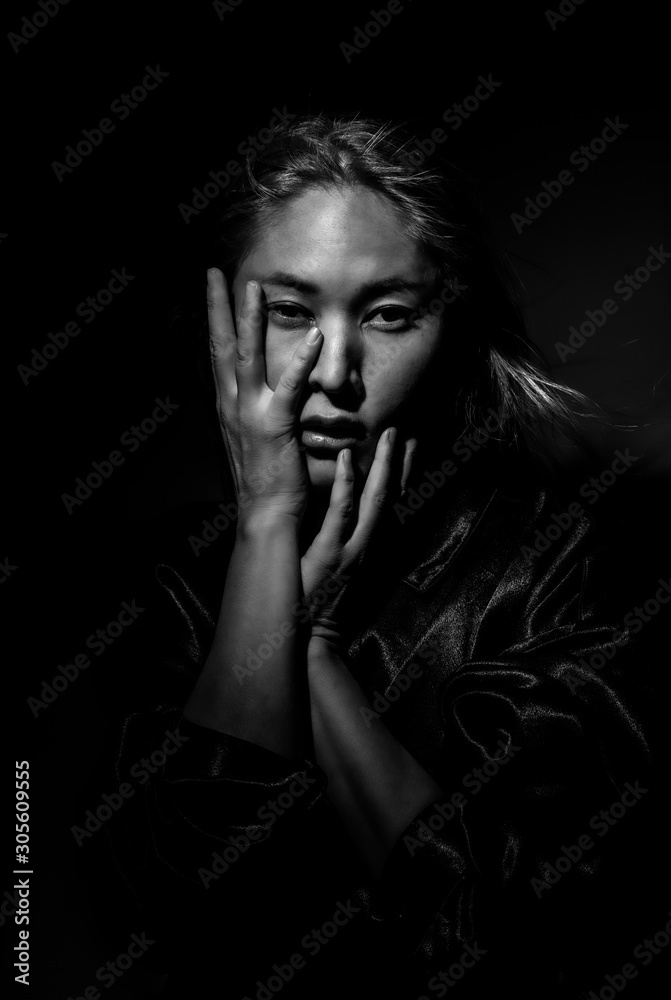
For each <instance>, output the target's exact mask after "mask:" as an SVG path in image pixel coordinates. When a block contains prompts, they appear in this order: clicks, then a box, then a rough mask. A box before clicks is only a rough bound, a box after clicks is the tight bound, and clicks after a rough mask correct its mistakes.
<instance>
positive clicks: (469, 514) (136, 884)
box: [86, 460, 671, 1000]
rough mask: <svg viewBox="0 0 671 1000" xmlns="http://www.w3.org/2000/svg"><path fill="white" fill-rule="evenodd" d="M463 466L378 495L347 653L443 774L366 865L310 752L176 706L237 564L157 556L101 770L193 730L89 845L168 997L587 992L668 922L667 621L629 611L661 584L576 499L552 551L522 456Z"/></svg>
mask: <svg viewBox="0 0 671 1000" xmlns="http://www.w3.org/2000/svg"><path fill="white" fill-rule="evenodd" d="M473 464H474V469H473V471H472V472H471V470H470V469H468V470H464V469H461V470H460V475H459V477H455V480H453V481H450V480H448V482H447V484H446V485H445V486H444V487H442V488H438V489H436V490H435V493H434V495H433V496H431V497H430V499H427V500H426V502H425V503H423V504H422V505H420V504H417V505H416V506H417V509H416V510H414V511H413V512H411V513H404V512H403V511H402V510H401V511H400V512H399V510H396V511H390V512H389V516H388V518H387V521H386V522H385V524H384V526H383V528H382V529H381V530H380V532H379V533H378V535H377V537H376V539H375V541H374V544H373V547H372V549H371V551H370V552H369V554H368V557H367V559H366V561H365V563H364V565H363V567H362V569H361V572H360V574H359V575H358V576H357V577H356V578H355V579H354V580H353V581H352V583H351V585H350V586H349V588H348V590H347V592H346V594H345V598H344V609H343V616H344V620H345V621H346V622H347V624H348V634H347V643H348V659H347V662H348V666H349V668H350V670H351V671H352V673H353V675H354V677H355V678H356V679H357V681H358V682H359V684H360V685H361V687H362V689H363V690H364V692H365V693H366V695H367V697H368V698H369V700H370V702H371V705H372V708H373V710H374V711H375V712H376V713H377V714H378V715H379V716H380V718H382V719H383V720H384V723H385V725H387V726H388V727H389V729H390V731H391V732H392V733H393V734H394V736H395V737H396V738H397V739H398V740H399V741H400V742H401V743H402V744H403V745H404V746H405V747H406V748H407V749H408V750H409V751H410V753H412V754H413V755H414V756H415V758H416V759H417V760H418V761H419V762H420V764H421V765H422V766H423V767H424V768H425V769H426V770H427V771H428V772H429V773H430V774H431V775H432V776H433V777H434V778H435V780H436V781H437V783H438V784H439V786H440V787H441V788H442V789H443V791H444V793H445V795H444V798H443V800H442V801H440V802H437V803H435V804H433V805H430V806H428V807H427V808H426V809H424V810H423V811H422V813H421V814H420V815H419V816H417V817H416V818H415V819H414V820H413V822H412V823H411V824H410V826H409V827H408V829H407V830H406V831H405V832H404V834H403V835H402V836H401V837H400V838H399V841H398V843H397V844H396V846H395V848H394V850H393V852H392V854H391V856H390V857H389V859H388V861H387V864H386V866H385V870H384V872H383V874H382V877H381V879H380V880H379V882H377V883H374V882H373V881H372V880H371V879H370V878H369V877H368V876H367V875H366V873H365V871H364V870H363V869H362V867H361V865H360V863H359V861H358V860H357V856H356V852H355V851H354V849H353V847H352V845H350V844H349V843H348V840H347V837H346V834H345V832H344V830H343V829H342V827H341V825H340V822H339V820H338V817H337V815H336V814H335V812H334V810H333V808H332V807H331V805H330V803H329V800H328V793H327V781H326V776H325V775H324V774H323V773H322V771H321V770H320V769H319V768H318V767H317V766H316V765H315V764H314V763H313V762H312V761H311V760H309V759H306V760H296V761H287V760H285V759H284V758H281V757H279V756H277V755H275V754H274V753H272V752H271V751H269V750H266V749H264V748H261V747H258V746H254V745H251V744H248V743H246V742H245V741H242V740H239V739H236V738H234V737H229V736H225V735H223V734H220V733H215V732H213V731H210V730H207V729H204V728H202V727H200V726H196V725H195V724H193V723H189V722H188V721H186V720H184V719H183V718H182V717H181V705H182V704H183V702H184V699H185V696H186V694H187V693H188V689H189V687H190V685H191V684H192V683H193V681H194V680H195V678H196V677H197V675H198V671H199V669H200V667H201V666H202V663H203V662H204V658H205V656H206V655H207V651H208V648H209V642H210V641H211V636H212V630H213V628H214V624H215V620H216V615H217V612H218V603H219V598H220V595H221V592H222V590H223V583H224V576H225V572H224V567H225V564H223V566H222V561H221V560H220V559H216V558H214V557H213V558H211V559H210V560H209V562H206V561H205V560H203V561H202V562H197V561H196V560H193V562H192V566H193V571H192V572H190V573H189V572H185V570H184V567H183V566H181V567H180V566H176V565H167V564H165V563H164V564H162V565H160V566H159V567H158V568H157V571H156V580H157V585H158V587H159V588H160V590H161V592H162V594H163V597H164V598H165V601H166V605H165V607H166V611H165V612H162V613H161V614H162V617H161V626H162V627H161V633H162V634H161V642H162V645H163V647H164V648H165V649H166V650H167V652H166V654H165V655H163V656H158V655H157V659H156V662H155V663H154V664H153V665H152V666H150V665H149V663H148V662H143V661H142V660H141V659H140V660H139V661H138V662H137V663H136V664H134V666H133V670H134V672H135V673H136V675H137V676H142V675H143V674H144V675H145V676H147V677H151V685H150V686H151V696H150V697H148V698H147V703H146V705H144V707H143V710H142V711H137V712H135V713H133V714H131V715H129V716H128V717H127V718H126V719H125V720H124V723H123V726H122V730H121V734H120V737H119V739H118V740H117V741H116V744H115V752H114V755H113V756H112V755H110V758H109V760H108V761H107V766H108V770H106V771H103V775H104V777H101V778H100V779H99V780H101V781H106V783H107V784H106V787H108V788H109V787H112V785H113V784H114V783H116V784H120V783H121V782H123V781H124V780H128V775H129V773H130V772H131V769H132V766H133V764H134V762H136V761H138V760H140V759H141V758H143V757H146V756H147V754H148V753H151V752H152V750H156V749H157V748H159V747H160V746H161V745H162V743H163V741H164V739H165V734H166V733H170V732H178V733H179V735H180V737H181V740H182V743H181V745H180V748H179V749H178V750H177V752H175V753H174V754H171V755H169V756H167V758H166V761H165V764H164V766H162V767H160V768H159V769H158V771H157V773H156V774H155V775H153V776H152V778H151V780H149V781H147V782H146V783H145V784H143V785H142V787H141V788H140V789H138V792H137V794H135V795H133V796H132V797H131V798H129V799H128V801H127V802H125V803H124V806H123V808H122V809H119V810H118V811H117V812H116V814H115V815H114V816H113V817H112V818H111V819H110V820H109V822H107V823H106V824H105V829H104V831H103V833H102V834H101V835H99V836H97V837H95V838H92V839H91V842H90V844H87V845H86V848H87V853H88V854H89V855H90V862H89V863H90V868H91V870H92V871H96V872H97V874H96V878H95V884H96V891H97V893H98V894H99V895H104V906H103V909H104V910H105V911H106V913H107V916H108V918H109V922H110V924H111V925H112V926H113V928H114V929H115V930H116V931H117V932H119V933H121V930H120V929H121V928H122V927H126V926H130V924H131V923H133V921H135V925H136V926H140V925H141V926H142V927H143V928H146V929H147V930H150V931H151V932H152V933H153V934H155V936H156V940H157V941H158V944H157V946H156V947H155V948H154V950H153V952H152V954H151V961H152V963H153V964H154V965H155V967H156V968H158V969H160V971H168V972H170V978H169V987H168V993H167V994H166V995H169V996H175V997H178V996H179V997H186V996H198V997H201V996H215V995H216V996H221V997H240V998H242V997H245V996H246V997H250V998H253V997H259V998H261V997H264V996H269V995H273V996H274V995H275V993H276V992H281V996H282V997H331V996H332V997H340V996H344V995H347V996H351V997H361V998H363V997H377V996H380V997H398V998H399V1000H410V998H415V997H421V996H425V997H427V996H428V997H435V996H445V995H448V994H449V995H452V994H453V990H454V995H460V996H462V997H480V996H485V995H489V994H490V992H491V991H492V990H494V989H496V990H498V989H500V988H503V989H505V990H508V991H511V992H512V994H513V995H515V996H518V997H525V996H529V997H531V996H534V997H544V998H548V997H569V996H572V997H573V996H576V993H577V991H578V990H588V989H596V990H597V994H598V990H599V989H600V988H601V987H602V986H604V985H606V984H607V980H606V979H605V976H606V974H607V973H612V972H614V971H619V969H620V968H621V967H622V966H623V965H624V963H625V962H626V961H627V960H628V957H629V956H630V955H631V952H632V950H633V948H634V946H635V945H637V944H638V943H639V940H640V939H641V938H642V937H643V936H645V933H646V932H647V933H650V932H651V931H653V932H654V931H655V930H658V929H660V928H661V927H662V926H663V922H664V921H663V920H662V918H663V917H664V915H665V912H666V911H665V910H663V909H660V906H661V905H662V903H660V904H659V906H657V907H655V905H654V904H651V903H650V901H649V894H650V892H651V891H652V889H651V886H652V883H653V882H654V881H655V880H656V883H657V887H658V888H659V887H661V886H664V885H666V886H668V866H667V864H666V860H665V852H664V849H663V845H664V844H665V843H666V841H667V839H668V832H667V828H666V820H662V819H661V817H662V816H663V815H664V800H663V783H662V777H661V775H662V773H663V772H662V769H661V768H660V766H659V765H658V763H657V758H658V757H659V756H660V753H661V750H660V748H661V746H662V745H663V740H662V736H661V723H660V715H659V714H658V712H657V710H656V708H655V706H654V699H655V697H656V694H655V692H656V685H657V684H658V678H657V677H656V672H655V671H656V665H655V662H654V658H653V657H652V656H651V654H650V648H651V641H650V635H651V632H652V628H650V629H649V630H648V632H647V633H646V632H645V630H641V634H640V635H636V634H635V633H636V628H632V627H630V626H628V625H627V624H624V622H625V618H626V615H627V612H628V611H629V610H630V608H631V607H632V604H631V602H632V600H633V599H634V597H635V596H638V598H639V599H642V598H645V597H647V596H650V594H649V593H647V592H643V593H641V592H640V588H644V587H645V585H646V584H645V582H639V580H638V578H636V577H632V576H631V575H630V574H629V573H628V570H627V568H626V566H625V565H623V563H622V559H621V555H620V553H619V552H618V546H617V544H614V543H613V541H612V539H610V538H609V537H608V535H607V534H606V537H605V538H604V537H602V533H600V532H599V531H597V530H595V528H594V526H593V525H592V524H591V523H590V521H589V520H588V518H587V516H586V515H585V514H582V515H581V516H579V517H576V518H572V519H571V521H570V524H569V525H568V527H566V528H565V529H562V530H561V531H559V532H558V533H557V532H554V531H552V532H550V533H549V534H550V536H551V537H552V536H553V535H557V534H558V537H556V538H555V540H553V541H551V542H549V543H548V544H547V547H546V551H538V549H537V548H536V547H535V544H536V542H537V539H538V534H537V532H538V529H541V532H542V533H546V529H547V527H548V526H549V525H554V524H557V523H558V522H557V521H556V519H555V520H553V517H552V515H553V514H556V515H557V516H559V515H561V514H562V512H563V511H564V510H565V503H564V501H563V500H561V499H560V498H558V497H555V496H554V495H553V494H552V493H551V492H550V491H548V490H547V489H545V488H542V487H541V486H539V485H538V484H536V483H534V482H530V481H529V479H528V477H526V476H523V475H522V474H521V473H520V471H519V469H518V468H516V467H515V466H514V465H513V464H511V465H509V466H507V467H506V469H505V470H504V469H499V468H498V466H496V465H494V464H491V465H490V464H488V463H487V462H485V461H484V460H483V461H480V462H479V463H473ZM417 495H418V494H417ZM406 510H408V511H409V510H410V508H406ZM232 530H234V528H233V529H232ZM229 535H230V533H229ZM226 544H227V545H228V548H229V551H230V544H231V539H230V537H229V539H228V541H227V543H226ZM540 547H543V546H539V548H540ZM220 554H221V553H219V555H220ZM637 588H639V590H637ZM630 620H631V619H630ZM654 629H655V630H656V631H655V635H657V634H659V622H657V623H654ZM614 635H617V636H618V641H617V644H616V645H614V644H613V636H614ZM604 650H605V651H606V652H608V654H609V655H608V656H606V655H605V654H604ZM128 655H130V654H128ZM142 655H145V654H144V653H143V654H142ZM594 657H597V660H594V659H593V658H594ZM591 658H592V660H593V663H592V665H591V666H590V659H591ZM602 660H603V665H602V666H601V665H600V666H598V667H596V668H595V666H594V663H596V662H598V663H599V664H600V663H601V661H602ZM632 789H633V791H632ZM278 800H279V803H284V804H285V807H283V806H282V805H281V804H278ZM272 804H274V806H273V805H272ZM613 804H619V805H618V806H617V808H616V809H615V810H614V812H615V813H617V814H618V816H617V818H616V817H615V816H612V817H611V819H612V820H613V822H612V825H611V823H609V822H608V821H607V820H603V819H602V820H601V822H600V823H599V819H598V814H599V813H600V811H601V810H609V809H610V808H611V807H612V806H613ZM620 814H622V815H621V816H620ZM608 815H609V816H611V814H610V813H608ZM604 828H605V832H600V831H602V830H603V829H604ZM581 837H583V840H582V844H583V847H582V848H580V847H579V846H578V847H576V846H575V845H578V844H579V838H581ZM585 838H587V839H585ZM587 840H589V841H590V843H591V846H589V847H586V846H585V845H586V843H587ZM571 852H572V853H571ZM217 858H219V860H218V861H217ZM558 859H561V861H560V864H559V866H558V868H557V866H556V865H555V863H556V862H557V861H558ZM548 863H549V865H550V866H551V868H548ZM217 866H218V867H217ZM103 869H104V871H105V873H106V877H105V878H102V877H101V876H100V872H101V871H102V870H103ZM561 869H566V870H565V871H562V870H561ZM102 886H105V888H104V890H103V888H102ZM660 892H661V895H662V896H663V890H661V889H660ZM643 904H645V905H643ZM668 906H669V907H671V894H670V895H669V902H668ZM336 914H338V915H339V916H338V919H335V916H336ZM657 916H659V920H658V923H657V924H656V923H655V921H656V920H657ZM665 919H666V918H665ZM138 921H139V922H140V924H138V923H137V922H138ZM322 927H323V928H324V931H323V932H322V931H321V930H320V928H322ZM334 928H335V933H333V929H334ZM315 930H316V931H317V934H318V936H317V937H315V936H313V931H315ZM639 930H640V933H639ZM637 934H638V937H637ZM292 955H293V956H299V957H300V959H301V960H302V964H301V963H300V962H299V958H294V962H295V963H296V965H295V966H293V967H292V965H291V957H292ZM148 958H149V956H148ZM661 961H662V959H660V960H659V965H660V967H661ZM274 966H277V968H278V969H279V970H280V971H279V972H278V971H276V970H274V968H273V967H274ZM273 976H274V977H275V979H273V980H272V981H271V982H270V985H269V986H268V983H269V980H270V979H271V977H273ZM642 978H643V973H642V972H641V981H642ZM649 982H650V983H652V976H650V979H649ZM278 984H279V985H278ZM644 985H645V984H644ZM634 987H635V988H636V989H639V988H641V982H639V983H636V984H634V986H632V987H631V989H629V993H628V995H630V996H633V995H635V994H634ZM264 989H265V990H266V991H267V992H265V993H264V992H263V990H264ZM636 995H639V994H636ZM640 995H647V994H645V993H641V994H640ZM650 995H652V996H654V995H656V994H655V993H654V990H653V992H652V993H651V994H650Z"/></svg>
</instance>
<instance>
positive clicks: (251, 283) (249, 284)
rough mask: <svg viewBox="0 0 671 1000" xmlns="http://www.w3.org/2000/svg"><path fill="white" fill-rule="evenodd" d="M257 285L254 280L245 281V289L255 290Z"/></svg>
mask: <svg viewBox="0 0 671 1000" xmlns="http://www.w3.org/2000/svg"><path fill="white" fill-rule="evenodd" d="M258 287H259V286H258V285H257V284H256V282H255V281H248V282H247V291H248V292H255V291H256V289H257V288H258Z"/></svg>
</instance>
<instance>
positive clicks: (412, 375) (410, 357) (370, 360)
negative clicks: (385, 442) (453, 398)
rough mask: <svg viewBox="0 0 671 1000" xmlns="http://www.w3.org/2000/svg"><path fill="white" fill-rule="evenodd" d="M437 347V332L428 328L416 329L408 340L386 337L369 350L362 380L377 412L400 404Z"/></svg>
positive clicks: (432, 357) (419, 378) (414, 385)
mask: <svg viewBox="0 0 671 1000" xmlns="http://www.w3.org/2000/svg"><path fill="white" fill-rule="evenodd" d="M438 347H439V339H438V335H437V331H436V330H431V329H430V330H427V331H418V332H417V335H416V336H413V338H412V339H411V340H410V339H409V338H408V339H407V340H405V339H401V337H399V338H398V340H397V341H394V340H389V341H387V342H386V343H384V344H383V345H380V346H379V348H378V350H376V351H371V352H369V354H368V357H367V359H366V361H367V364H366V371H365V372H364V377H363V381H364V385H365V386H366V395H367V396H368V397H369V398H370V399H371V401H372V400H373V399H375V402H376V406H375V409H376V410H378V411H379V413H380V415H382V414H383V413H384V414H392V413H393V412H394V410H396V409H398V408H399V407H400V406H402V404H403V403H404V402H405V400H406V399H407V398H408V397H409V396H410V395H411V394H412V392H413V391H414V389H415V388H416V387H417V385H418V384H419V382H420V381H421V379H422V377H423V375H424V374H425V372H426V371H427V370H428V369H429V368H430V366H431V362H432V361H433V359H434V357H435V356H436V353H437V351H438Z"/></svg>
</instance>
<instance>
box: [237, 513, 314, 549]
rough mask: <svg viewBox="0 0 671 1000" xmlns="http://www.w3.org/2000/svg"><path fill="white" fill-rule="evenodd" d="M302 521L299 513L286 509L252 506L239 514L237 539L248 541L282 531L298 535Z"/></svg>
mask: <svg viewBox="0 0 671 1000" xmlns="http://www.w3.org/2000/svg"><path fill="white" fill-rule="evenodd" d="M300 521H301V519H300V517H298V516H297V515H295V514H289V513H286V512H284V511H277V510H272V509H266V508H256V509H254V508H250V509H248V510H246V511H244V513H243V512H241V513H240V515H239V516H238V524H237V533H236V540H237V541H241V542H248V541H250V540H252V539H253V540H256V539H259V538H264V537H268V536H269V535H271V536H272V535H276V534H278V533H281V532H288V533H293V534H295V535H296V537H298V530H299V528H300Z"/></svg>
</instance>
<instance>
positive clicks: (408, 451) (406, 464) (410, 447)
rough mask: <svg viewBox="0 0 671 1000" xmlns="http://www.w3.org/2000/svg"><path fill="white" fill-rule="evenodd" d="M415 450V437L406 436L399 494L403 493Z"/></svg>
mask: <svg viewBox="0 0 671 1000" xmlns="http://www.w3.org/2000/svg"><path fill="white" fill-rule="evenodd" d="M416 451H417V438H408V439H407V441H406V442H405V446H404V449H403V468H402V470H401V495H403V493H405V491H406V488H407V486H408V480H409V479H410V472H411V471H412V462H413V459H414V457H415V452H416Z"/></svg>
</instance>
